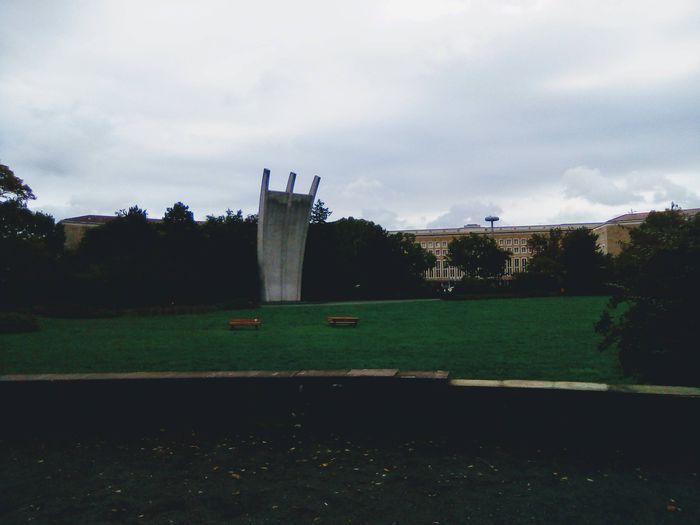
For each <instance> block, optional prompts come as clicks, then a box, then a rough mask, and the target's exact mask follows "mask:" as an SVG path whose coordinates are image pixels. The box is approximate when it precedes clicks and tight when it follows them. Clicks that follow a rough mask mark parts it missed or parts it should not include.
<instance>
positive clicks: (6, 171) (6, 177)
mask: <svg viewBox="0 0 700 525" xmlns="http://www.w3.org/2000/svg"><path fill="white" fill-rule="evenodd" d="M33 199H36V196H35V195H34V192H32V189H31V188H30V187H29V186H27V185H26V184H25V183H24V181H23V180H22V179H20V178H19V177H17V176H16V175H15V174H14V172H13V171H12V170H11V169H10V168H9V167H7V166H5V165H4V164H0V200H3V201H10V200H12V201H15V202H17V203H19V204H21V205H26V204H27V201H28V200H33Z"/></svg>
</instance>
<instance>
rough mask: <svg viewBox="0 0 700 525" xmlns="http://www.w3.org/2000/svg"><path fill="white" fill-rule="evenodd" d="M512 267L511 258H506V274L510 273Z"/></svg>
mask: <svg viewBox="0 0 700 525" xmlns="http://www.w3.org/2000/svg"><path fill="white" fill-rule="evenodd" d="M510 268H511V264H510V259H508V260H506V275H510Z"/></svg>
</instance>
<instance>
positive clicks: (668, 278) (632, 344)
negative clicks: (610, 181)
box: [596, 210, 700, 385]
mask: <svg viewBox="0 0 700 525" xmlns="http://www.w3.org/2000/svg"><path fill="white" fill-rule="evenodd" d="M699 261H700V214H698V215H695V216H694V217H693V218H688V217H686V216H684V215H683V214H682V213H680V212H679V211H677V210H667V211H664V212H651V213H650V214H649V215H648V217H647V218H646V220H645V221H644V222H643V223H642V224H641V226H640V227H639V228H637V229H636V230H632V231H631V232H630V242H629V243H628V244H627V245H625V246H624V247H623V250H622V252H621V253H620V255H619V260H618V265H619V275H620V283H619V284H620V292H619V293H618V294H617V295H616V296H615V297H613V298H612V299H611V301H610V303H609V304H608V307H607V308H606V310H605V312H604V313H603V315H602V316H601V319H600V320H599V321H598V323H597V325H596V330H597V331H598V332H599V333H601V334H603V336H604V337H603V340H602V341H601V343H600V349H601V350H605V349H607V348H611V347H615V346H616V347H617V349H618V355H619V359H620V364H621V365H622V367H623V370H624V371H625V373H627V374H630V375H633V376H636V377H637V378H639V379H641V380H643V381H650V382H659V383H663V384H674V383H677V384H693V385H700V347H699V346H698V345H697V336H696V324H697V298H698V293H699V292H700V262H699ZM620 305H622V306H623V308H620V310H621V311H618V310H617V309H618V307H620Z"/></svg>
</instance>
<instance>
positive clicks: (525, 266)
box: [521, 257, 527, 271]
mask: <svg viewBox="0 0 700 525" xmlns="http://www.w3.org/2000/svg"><path fill="white" fill-rule="evenodd" d="M521 261H522V262H523V271H525V268H527V259H526V258H525V257H523V258H522V259H521Z"/></svg>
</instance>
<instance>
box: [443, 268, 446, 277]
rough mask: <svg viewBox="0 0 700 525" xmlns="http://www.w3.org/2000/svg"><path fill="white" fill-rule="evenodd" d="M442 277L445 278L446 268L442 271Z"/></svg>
mask: <svg viewBox="0 0 700 525" xmlns="http://www.w3.org/2000/svg"><path fill="white" fill-rule="evenodd" d="M442 276H443V277H447V268H445V269H444V270H443V271H442Z"/></svg>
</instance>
